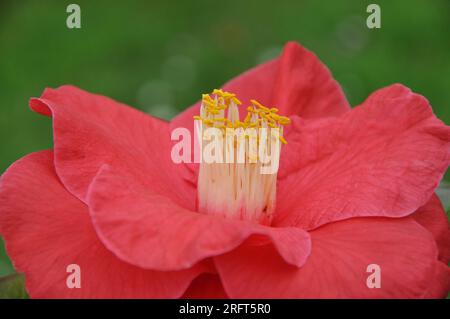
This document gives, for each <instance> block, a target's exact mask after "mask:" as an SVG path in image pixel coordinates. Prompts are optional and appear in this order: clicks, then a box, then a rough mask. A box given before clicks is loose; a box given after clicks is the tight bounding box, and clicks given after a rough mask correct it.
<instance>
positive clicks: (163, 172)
mask: <svg viewBox="0 0 450 319" xmlns="http://www.w3.org/2000/svg"><path fill="white" fill-rule="evenodd" d="M30 107H31V108H32V109H33V110H34V111H36V112H38V113H41V114H44V115H51V116H52V117H53V130H54V143H55V146H54V148H55V167H56V172H57V174H58V176H59V177H60V179H61V181H62V182H63V184H64V185H65V187H66V188H67V189H68V190H69V191H70V192H71V193H73V194H74V195H75V196H77V197H78V198H80V199H81V200H83V201H86V193H87V189H88V186H89V184H90V183H91V181H92V179H93V178H94V176H95V175H96V173H97V171H98V169H99V168H100V167H101V166H102V165H103V164H109V165H112V166H114V167H115V168H116V169H118V170H119V169H120V170H124V171H126V172H128V173H130V174H133V176H134V177H135V178H136V179H140V180H142V181H143V182H147V183H148V187H151V188H152V189H153V190H154V191H155V192H156V193H159V194H164V195H165V196H170V197H171V198H172V200H174V201H176V202H177V203H179V204H181V205H185V206H186V207H192V205H193V203H194V201H195V189H194V187H193V186H192V185H190V184H188V183H186V182H184V181H183V180H182V179H181V178H179V177H178V167H177V166H176V165H175V164H174V163H173V161H172V160H171V157H170V155H171V154H170V153H171V152H170V150H171V142H170V132H169V125H168V123H166V122H164V121H162V120H159V119H156V118H152V117H150V116H148V115H146V114H144V113H141V112H139V111H137V110H135V109H133V108H131V107H128V106H126V105H124V104H121V103H118V102H116V101H113V100H111V99H109V98H107V97H104V96H100V95H95V94H91V93H88V92H85V91H83V90H80V89H78V88H75V87H73V86H62V87H60V88H58V89H56V90H53V89H46V90H45V91H44V93H43V94H42V96H41V98H39V99H36V98H35V99H31V100H30ZM168 176H170V178H168Z"/></svg>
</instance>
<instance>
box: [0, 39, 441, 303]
mask: <svg viewBox="0 0 450 319" xmlns="http://www.w3.org/2000/svg"><path fill="white" fill-rule="evenodd" d="M223 89H224V90H226V91H230V92H233V93H236V95H237V96H238V97H239V99H240V100H241V101H243V102H244V103H245V104H247V103H249V101H250V99H253V98H256V99H257V100H258V101H260V102H261V103H264V104H265V105H276V106H277V107H278V109H279V110H280V113H281V114H285V115H288V116H289V117H290V119H291V121H292V124H291V125H289V126H286V128H285V131H284V136H285V138H286V140H287V141H288V144H287V145H284V146H283V147H282V151H281V158H280V169H279V171H278V175H277V176H276V177H277V178H276V179H275V178H274V179H273V180H270V181H269V180H264V183H269V184H268V185H269V186H271V187H275V186H276V200H275V201H274V203H273V204H274V207H273V209H272V213H273V215H272V218H271V220H270V225H262V224H260V223H257V222H254V221H251V220H246V218H245V217H242V216H241V217H240V218H223V217H221V216H215V215H213V214H209V213H208V210H207V211H206V212H201V213H199V212H197V210H198V209H197V197H198V198H205V194H204V192H205V191H206V190H200V188H199V194H197V191H198V190H197V177H198V171H199V164H175V163H174V162H173V161H172V159H171V155H170V154H171V149H172V146H173V144H174V142H172V141H171V139H170V135H171V131H172V129H174V128H177V127H186V128H189V129H190V130H191V131H193V124H194V122H193V119H192V117H193V116H195V115H198V114H200V103H197V104H196V105H194V106H192V107H191V108H189V109H188V110H186V111H185V112H183V113H182V114H180V115H179V116H177V117H176V118H175V119H173V120H172V121H171V122H170V123H167V122H165V121H162V120H159V119H156V118H153V117H150V116H148V115H145V114H143V113H141V112H139V111H137V110H134V109H132V108H130V107H128V106H126V105H123V104H120V103H118V102H115V101H113V100H111V99H109V98H106V97H103V96H99V95H94V94H90V93H87V92H85V91H82V90H80V89H77V88H75V87H72V86H63V87H60V88H58V89H55V90H53V89H46V90H45V92H44V93H43V94H42V96H41V97H40V98H34V99H31V101H30V106H31V108H32V109H33V110H34V111H35V112H37V113H40V114H43V115H46V116H50V117H52V119H53V130H54V149H53V150H49V151H40V152H36V153H33V154H30V155H27V156H25V157H24V158H22V159H20V160H19V161H17V162H16V163H14V164H13V165H12V166H11V167H10V168H9V169H8V170H7V171H6V172H5V173H4V175H3V176H2V178H1V182H0V233H1V235H2V236H3V237H4V239H5V242H6V247H7V251H8V254H9V256H10V257H11V259H12V260H13V262H14V265H15V267H16V269H17V271H19V272H23V273H24V274H25V278H26V286H27V291H28V292H29V294H30V296H31V297H35V298H36V297H37V298H100V297H108V298H110V297H111V298H117V297H119V298H120V297H122V298H136V297H139V298H177V297H182V296H183V297H206V298H213V297H233V298H316V297H337V298H355V297H357V298H372V297H373V298H378V297H381V298H391V297H392V298H423V297H424V298H436V297H444V296H445V295H446V293H447V291H448V290H449V287H450V270H449V267H448V266H447V263H448V261H449V259H450V231H449V225H448V221H447V218H446V216H445V213H444V210H443V208H442V205H441V203H440V201H439V199H438V198H437V196H436V195H435V194H434V191H435V189H436V187H437V186H438V184H439V181H440V180H441V179H442V176H443V174H444V173H445V171H446V169H447V168H448V166H449V163H450V128H449V127H448V126H445V125H444V124H443V123H442V122H441V121H440V120H438V119H437V118H436V117H435V116H434V114H433V112H432V110H431V108H430V105H429V103H428V101H427V100H426V99H425V98H424V97H422V96H420V95H418V94H415V93H412V92H411V91H410V90H409V89H407V88H406V87H404V86H402V85H399V84H395V85H392V86H389V87H386V88H383V89H381V90H378V91H376V92H375V93H373V94H372V95H370V96H369V97H368V99H367V100H366V101H365V102H364V103H362V104H361V105H360V106H358V107H356V108H354V109H353V110H351V109H350V107H349V105H348V103H347V101H346V99H345V97H344V95H343V93H342V91H341V89H340V87H339V85H338V84H337V83H336V82H335V81H334V80H333V79H332V77H331V75H330V72H329V71H328V70H327V69H326V67H325V66H323V65H322V64H321V63H320V62H319V60H318V59H317V58H316V57H315V56H314V55H313V54H312V53H311V52H309V51H307V50H305V49H304V48H302V47H300V46H299V45H297V44H295V43H288V44H287V45H286V47H285V49H284V51H283V53H282V55H281V56H280V57H279V58H277V59H275V60H272V61H270V62H268V63H265V64H263V65H260V66H258V67H256V68H254V69H252V70H249V71H247V72H245V73H244V74H242V75H240V76H239V77H237V78H235V79H233V80H231V81H230V82H229V83H227V84H226V85H225V86H224V87H223ZM242 174H244V175H245V171H244V173H242ZM244 175H242V176H244ZM240 176H241V175H240ZM245 176H247V177H245V178H243V181H244V182H249V183H253V184H251V185H256V184H257V183H254V181H253V180H252V178H253V177H252V175H251V174H248V175H245ZM202 178H203V177H202ZM216 182H218V183H219V186H218V187H219V188H217V189H220V187H222V186H223V184H220V183H222V181H221V180H220V179H219V180H218V181H216ZM208 185H210V184H208ZM251 185H250V186H249V187H255V186H251ZM202 189H208V187H206V188H202ZM246 194H247V193H246ZM247 195H248V194H247ZM247 195H246V196H247ZM248 196H250V195H248ZM254 196H256V197H255V198H256V203H257V204H255V205H256V206H255V207H257V206H258V205H259V204H261V203H263V202H264V200H266V199H267V197H266V195H263V194H261V193H260V192H256V193H255V195H254ZM218 197H220V196H212V197H210V200H211V201H212V202H213V203H212V204H214V205H216V208H217V207H222V206H220V205H222V204H220V203H222V202H220V203H219V202H214V201H215V200H216V198H218ZM222 197H223V196H222ZM226 198H228V197H225V199H226ZM221 200H224V198H221ZM229 200H230V201H233V200H234V199H233V198H229ZM245 205H247V204H245ZM248 205H250V204H248ZM258 207H259V206H258ZM245 209H247V210H248V209H249V206H245ZM256 213H257V214H260V213H262V211H261V210H260V211H256ZM224 214H225V215H227V214H228V210H226V209H224ZM228 217H229V216H228ZM70 264H77V265H79V266H80V269H81V288H73V289H70V288H68V287H67V285H66V278H67V276H68V273H67V266H68V265H70ZM371 264H376V265H379V267H380V269H381V287H380V288H369V287H368V286H367V277H368V276H369V275H370V273H368V272H367V267H368V266H369V265H371Z"/></svg>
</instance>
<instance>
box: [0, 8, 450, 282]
mask: <svg viewBox="0 0 450 319" xmlns="http://www.w3.org/2000/svg"><path fill="white" fill-rule="evenodd" d="M72 2H74V3H77V4H79V5H80V7H81V21H82V22H81V23H82V28H81V29H68V28H67V27H66V18H67V16H68V13H66V7H67V6H68V5H69V4H70V3H72ZM373 2H375V3H377V4H379V5H380V6H381V21H382V22H381V24H382V27H381V29H372V30H370V29H368V28H367V27H366V22H365V20H366V18H367V16H368V13H366V7H367V5H368V4H369V3H373ZM289 40H296V41H298V42H300V43H301V44H302V45H304V46H305V47H307V48H308V49H310V50H312V51H313V52H315V53H316V54H317V55H318V56H319V57H320V58H321V60H322V61H323V62H324V63H325V64H326V65H327V66H328V67H329V68H330V69H331V71H332V73H333V75H334V77H335V78H336V79H337V80H338V81H339V82H340V83H341V84H342V86H343V88H344V91H345V93H346V94H347V97H348V99H349V101H350V103H351V104H352V105H357V104H359V103H361V102H362V101H363V100H364V99H365V98H366V97H367V96H368V95H369V94H370V93H371V92H372V91H374V90H376V89H378V88H380V87H383V86H386V85H389V84H391V83H394V82H401V83H403V84H405V85H407V86H409V87H410V88H412V89H413V90H414V91H416V92H419V93H421V94H423V95H425V96H426V97H427V98H428V99H429V100H430V102H431V104H432V106H433V108H434V110H435V113H436V114H437V116H438V117H440V118H441V119H442V120H443V121H445V122H446V123H447V124H450V105H449V103H450V1H447V0H440V1H439V0H434V1H426V0H414V1H412V0H408V1H317V0H316V1H313V0H304V1H301V0H297V1H281V0H279V1H262V0H260V1H226V2H225V1H223V2H220V3H219V2H213V1H132V0H128V1H120V2H119V1H100V0H96V1H82V0H75V1H73V0H72V1H61V0H59V1H37V0H35V1H5V0H1V2H0V98H1V100H0V172H3V171H4V170H5V169H6V168H7V167H8V166H9V165H10V164H11V163H12V162H13V161H15V160H17V159H19V158H20V157H22V156H24V155H26V154H27V153H30V152H33V151H37V150H42V149H47V148H51V147H52V131H51V122H50V120H49V119H48V118H45V117H42V116H39V115H36V114H34V113H32V112H31V111H29V109H28V99H29V97H32V96H39V95H40V93H41V92H42V90H43V89H44V88H45V87H47V86H49V87H57V86H59V85H62V84H67V83H70V84H74V85H77V86H79V87H81V88H83V89H85V90H88V91H92V92H96V93H101V94H104V95H107V96H110V97H113V98H114V99H117V100H119V101H122V102H125V103H127V104H129V105H132V106H134V107H136V108H139V109H141V110H143V111H145V112H148V113H151V114H153V115H156V116H159V117H162V118H166V119H170V118H171V117H173V116H174V115H175V114H177V113H178V112H180V111H181V110H183V109H184V108H185V107H187V106H189V105H191V104H192V103H194V102H195V101H196V100H197V99H198V98H199V97H200V94H201V93H202V92H207V91H210V90H211V89H213V88H216V87H219V86H220V85H221V84H223V83H224V82H225V81H227V80H228V79H230V78H232V77H234V76H236V75H238V74H239V73H241V72H243V71H245V70H246V69H248V68H250V67H252V66H254V65H256V64H258V63H261V62H264V61H266V60H268V59H270V58H272V57H274V56H276V55H277V54H278V53H279V52H280V50H281V48H282V46H283V44H284V43H285V42H286V41H289ZM444 188H445V187H444ZM444 193H445V189H444V190H442V192H441V194H444ZM442 196H445V195H442ZM13 272H14V269H13V267H12V265H11V263H10V262H9V260H8V258H7V256H6V253H5V251H4V247H3V245H2V244H1V242H0V276H4V275H7V274H11V273H13Z"/></svg>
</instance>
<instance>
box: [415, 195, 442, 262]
mask: <svg viewBox="0 0 450 319" xmlns="http://www.w3.org/2000/svg"><path fill="white" fill-rule="evenodd" d="M411 217H413V218H414V219H415V220H416V221H417V222H418V223H419V224H420V225H422V226H423V227H425V228H426V229H427V230H429V231H430V232H431V233H432V234H433V237H434V239H435V240H436V243H437V246H438V248H439V259H440V260H441V261H442V262H443V263H445V264H448V263H449V261H450V227H449V222H448V219H447V215H446V214H445V210H444V207H442V204H441V201H440V200H439V197H437V196H436V194H433V196H431V199H430V200H429V201H428V202H427V203H426V204H425V205H424V206H422V207H420V208H419V209H418V210H417V211H416V212H415V213H414V214H412V215H411Z"/></svg>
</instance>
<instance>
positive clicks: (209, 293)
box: [181, 274, 228, 299]
mask: <svg viewBox="0 0 450 319" xmlns="http://www.w3.org/2000/svg"><path fill="white" fill-rule="evenodd" d="M181 298H182V299H227V298H228V296H227V294H226V293H225V290H223V286H222V283H221V282H220V277H219V276H217V275H213V274H203V275H200V276H198V277H197V278H195V280H194V281H193V282H192V283H191V285H190V286H189V288H188V290H186V293H185V294H184V295H183V296H182V297H181Z"/></svg>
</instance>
